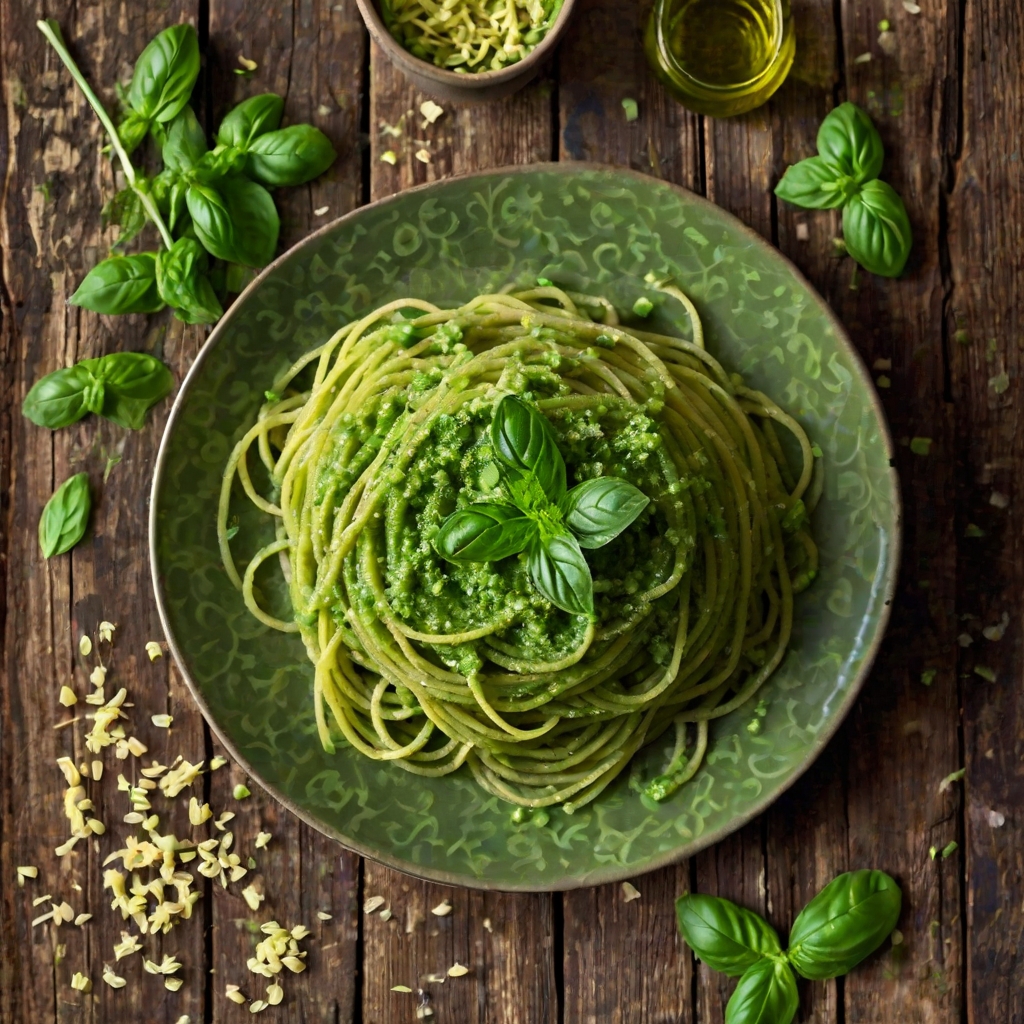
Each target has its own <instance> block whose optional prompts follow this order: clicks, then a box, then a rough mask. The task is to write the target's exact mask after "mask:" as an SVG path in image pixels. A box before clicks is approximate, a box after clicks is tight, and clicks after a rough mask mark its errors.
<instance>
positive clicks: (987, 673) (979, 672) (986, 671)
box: [974, 665, 997, 683]
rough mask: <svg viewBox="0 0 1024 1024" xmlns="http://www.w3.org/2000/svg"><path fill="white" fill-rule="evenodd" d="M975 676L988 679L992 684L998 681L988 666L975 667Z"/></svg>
mask: <svg viewBox="0 0 1024 1024" xmlns="http://www.w3.org/2000/svg"><path fill="white" fill-rule="evenodd" d="M974 674H975V675H976V676H981V678H982V679H987V680H988V681H989V682H990V683H994V682H995V681H996V679H997V676H996V673H995V671H994V670H993V669H990V668H989V667H988V666H987V665H975V666H974Z"/></svg>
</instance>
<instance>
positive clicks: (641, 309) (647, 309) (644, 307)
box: [633, 295, 654, 317]
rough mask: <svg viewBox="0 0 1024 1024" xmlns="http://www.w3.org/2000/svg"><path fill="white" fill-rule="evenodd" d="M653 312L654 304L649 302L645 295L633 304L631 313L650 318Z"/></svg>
mask: <svg viewBox="0 0 1024 1024" xmlns="http://www.w3.org/2000/svg"><path fill="white" fill-rule="evenodd" d="M653 310H654V303H653V302H651V300H650V299H649V298H647V296H646V295H641V296H640V298H639V299H637V300H636V302H634V303H633V312H634V313H636V315H637V316H645V317H646V316H650V315H651V312H652V311H653Z"/></svg>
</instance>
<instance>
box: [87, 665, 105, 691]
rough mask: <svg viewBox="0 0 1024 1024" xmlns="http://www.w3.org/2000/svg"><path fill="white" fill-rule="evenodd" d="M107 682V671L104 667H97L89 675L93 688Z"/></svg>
mask: <svg viewBox="0 0 1024 1024" xmlns="http://www.w3.org/2000/svg"><path fill="white" fill-rule="evenodd" d="M106 681H107V670H106V669H105V668H104V667H103V666H102V665H97V666H96V667H95V668H94V669H93V670H92V672H90V673H89V682H90V683H92V685H93V686H102V685H103V684H104V683H105V682H106Z"/></svg>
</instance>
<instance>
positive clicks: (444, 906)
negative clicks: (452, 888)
mask: <svg viewBox="0 0 1024 1024" xmlns="http://www.w3.org/2000/svg"><path fill="white" fill-rule="evenodd" d="M430 912H431V913H432V914H434V915H436V916H437V917H447V916H448V915H449V914H450V913H451V912H452V905H451V904H450V903H449V902H448V900H446V899H445V900H442V901H441V902H440V903H438V905H437V906H436V907H434V908H433V909H432V910H431V911H430Z"/></svg>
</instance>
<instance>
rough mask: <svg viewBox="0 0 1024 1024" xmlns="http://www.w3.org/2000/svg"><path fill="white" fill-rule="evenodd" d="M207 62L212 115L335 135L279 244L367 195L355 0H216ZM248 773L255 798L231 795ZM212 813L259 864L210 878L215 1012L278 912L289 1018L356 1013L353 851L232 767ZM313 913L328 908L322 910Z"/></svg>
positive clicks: (289, 203) (283, 209)
mask: <svg viewBox="0 0 1024 1024" xmlns="http://www.w3.org/2000/svg"><path fill="white" fill-rule="evenodd" d="M209 32H210V35H209V54H208V61H209V65H208V71H209V80H210V83H211V111H212V126H211V127H215V126H216V125H217V124H219V122H220V120H221V118H223V116H224V114H226V113H227V112H228V110H230V109H231V108H232V107H233V106H234V105H235V104H236V103H238V102H240V101H241V100H243V99H245V98H246V97H247V96H252V95H256V94H258V93H262V92H276V93H278V94H279V95H281V96H283V97H284V99H285V111H284V121H283V123H284V124H294V123H303V122H304V123H310V124H315V125H316V126H317V127H318V128H320V129H321V130H322V131H323V132H325V133H326V134H327V136H328V137H329V138H330V139H331V141H332V142H333V143H334V146H335V149H336V150H337V151H338V159H337V160H336V162H335V164H334V165H333V166H332V167H331V169H330V170H329V171H328V172H327V173H326V174H325V175H324V176H323V177H322V178H319V179H317V180H316V181H315V182H312V183H310V184H309V185H307V186H303V187H300V188H291V189H278V190H277V192H276V193H275V200H276V202H277V206H278V210H279V212H280V214H281V240H280V244H279V251H283V250H284V249H286V248H287V247H288V246H290V245H293V244H294V243H295V242H297V241H299V239H301V238H303V237H305V236H306V235H307V234H308V233H309V232H310V231H311V230H313V229H314V228H316V227H319V226H321V225H322V224H325V223H327V222H328V221H330V220H331V219H333V218H334V217H338V216H341V215H342V214H343V213H346V212H348V211H349V210H351V209H352V208H353V207H354V206H356V205H357V204H358V203H359V201H360V198H361V194H362V156H361V153H360V149H359V146H358V144H357V141H356V140H357V139H358V133H359V125H360V120H361V111H362V104H363V90H364V88H365V82H364V81H363V69H364V64H365V55H366V39H365V33H364V31H363V30H362V28H361V22H360V20H359V15H358V12H357V10H356V6H355V3H354V2H352V0H348V2H346V3H336V4H331V5H328V4H324V3H318V2H315V0H302V2H300V3H297V4H294V5H287V6H282V5H269V6H254V5H252V4H247V3H244V2H241V0H211V3H210V6H209ZM239 54H242V55H244V56H245V57H247V58H248V59H250V60H254V61H256V63H257V65H258V66H257V69H256V70H255V71H254V72H253V74H252V76H251V77H247V76H242V75H238V74H236V73H235V70H236V69H237V68H239V60H238V56H239ZM242 781H245V782H246V784H247V785H248V788H249V789H251V791H252V794H253V795H252V797H251V798H250V799H247V800H245V801H242V802H238V801H234V800H233V799H232V795H231V794H232V791H233V788H234V786H235V784H237V783H238V782H242ZM211 794H212V798H213V806H214V809H215V812H219V811H220V810H221V809H227V808H229V807H230V809H231V810H234V811H235V812H236V814H237V818H236V819H235V820H234V821H233V822H231V824H230V825H229V826H228V827H229V828H232V827H233V828H235V831H236V834H237V835H238V836H239V837H240V838H241V837H243V836H244V837H245V840H244V844H245V846H244V850H242V849H240V850H239V853H241V854H242V856H243V860H244V859H245V857H246V856H248V855H249V854H253V855H254V859H255V861H256V864H257V867H256V869H255V870H254V871H253V873H252V876H251V877H247V878H246V879H245V881H244V882H243V883H241V884H240V885H236V886H233V887H231V891H224V890H223V889H222V888H221V886H219V885H217V886H215V887H214V888H215V890H216V891H215V893H214V914H213V926H214V931H213V961H214V962H213V964H212V965H211V966H213V967H214V969H215V971H216V973H215V975H214V985H213V1005H214V1007H215V1008H216V1013H217V1016H218V1018H220V1017H221V1016H223V1018H224V1019H226V1020H232V1019H237V1020H242V1019H245V1018H246V1017H247V1016H248V1014H247V1012H246V1009H245V1007H242V1006H236V1005H235V1004H233V1003H231V1002H229V1001H228V1000H227V999H226V997H225V994H224V987H225V984H227V983H232V984H237V985H241V986H242V988H243V991H244V992H245V993H246V994H247V995H248V996H250V998H259V997H261V996H262V995H263V993H264V991H265V989H266V983H265V982H264V981H263V980H262V979H259V978H257V977H256V976H254V975H251V974H249V972H248V971H247V970H246V969H245V961H246V959H247V958H248V957H249V956H251V955H252V948H253V946H254V944H255V942H256V941H258V940H259V938H261V937H262V936H259V935H254V934H253V933H252V932H251V930H250V927H251V926H250V925H249V924H248V923H247V922H250V921H259V922H263V921H268V920H276V921H278V922H279V923H280V924H282V925H284V926H286V927H288V928H291V927H292V926H293V925H296V924H304V925H305V926H306V927H308V928H309V929H310V930H311V932H312V934H311V935H310V937H309V938H308V939H307V940H305V942H304V943H303V947H304V948H307V949H308V950H309V953H310V955H309V969H308V970H306V971H304V972H303V973H302V974H299V975H290V974H289V975H287V976H286V977H284V978H283V979H279V980H281V981H282V982H283V986H284V988H285V1003H286V1005H287V1007H288V1010H287V1012H288V1014H290V1017H289V1019H294V1020H310V1021H318V1022H319V1021H323V1020H331V1021H339V1022H344V1021H351V1020H353V1018H354V1015H355V1002H356V976H357V971H358V962H357V949H358V942H359V920H358V916H357V913H356V907H357V903H358V888H359V858H358V857H356V856H354V855H353V854H350V853H348V852H346V851H344V850H342V849H341V848H340V847H338V846H337V844H336V843H334V842H332V841H330V840H328V839H326V838H325V837H324V836H322V835H321V834H320V833H319V832H317V831H316V830H314V829H310V828H309V827H308V826H306V825H304V824H302V823H301V822H300V821H299V820H298V819H297V818H295V817H294V816H293V815H292V814H291V813H290V812H288V811H287V810H286V809H284V808H283V807H281V806H280V805H278V804H277V803H276V802H275V801H274V800H273V799H272V798H271V797H269V796H268V795H267V794H265V793H263V792H262V791H261V790H260V789H259V787H258V786H257V785H256V784H255V783H253V782H252V780H243V778H242V776H241V775H240V774H238V772H237V770H236V769H231V771H230V772H229V771H228V770H227V769H225V770H223V771H222V772H220V773H218V774H216V775H214V776H213V779H212V786H211ZM260 830H264V831H267V832H270V833H271V834H272V835H273V837H274V838H273V839H272V840H271V842H270V845H269V846H268V847H267V848H266V849H265V850H263V851H256V850H254V849H253V848H252V842H253V840H254V839H255V836H256V834H257V832H258V831H260ZM250 882H251V883H252V884H254V885H255V886H256V888H257V889H258V890H259V891H260V892H263V893H264V894H265V895H266V902H265V903H263V904H261V906H260V909H259V911H258V912H255V913H254V912H252V911H250V909H249V908H248V907H247V906H246V904H245V902H244V901H243V900H242V899H241V897H240V896H239V894H238V893H239V890H240V888H241V885H244V884H246V883H250ZM319 912H322V913H325V914H330V915H331V918H330V920H327V921H321V920H320V919H319V918H318V917H317V914H318V913H319Z"/></svg>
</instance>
